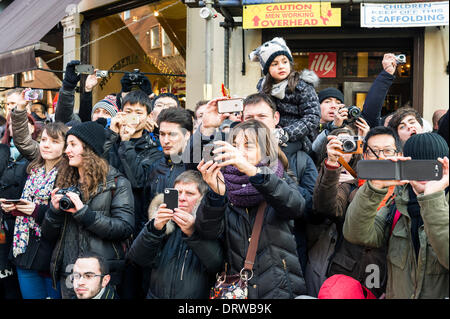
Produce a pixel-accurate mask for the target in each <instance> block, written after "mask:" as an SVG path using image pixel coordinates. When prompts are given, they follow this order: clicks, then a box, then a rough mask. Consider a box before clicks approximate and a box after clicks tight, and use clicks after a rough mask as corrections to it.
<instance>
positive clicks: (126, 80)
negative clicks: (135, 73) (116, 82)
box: [120, 72, 133, 92]
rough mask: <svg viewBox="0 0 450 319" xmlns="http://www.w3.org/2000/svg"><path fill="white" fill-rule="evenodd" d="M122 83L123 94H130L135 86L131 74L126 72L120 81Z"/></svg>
mask: <svg viewBox="0 0 450 319" xmlns="http://www.w3.org/2000/svg"><path fill="white" fill-rule="evenodd" d="M120 83H121V84H122V92H130V91H131V89H132V88H133V84H132V83H131V81H130V73H129V72H126V73H125V74H124V75H123V76H122V78H121V79H120Z"/></svg>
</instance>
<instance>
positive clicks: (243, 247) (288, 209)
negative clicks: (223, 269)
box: [195, 167, 306, 299]
mask: <svg viewBox="0 0 450 319" xmlns="http://www.w3.org/2000/svg"><path fill="white" fill-rule="evenodd" d="M262 170H263V174H257V175H255V176H253V177H250V182H251V183H252V185H253V186H254V187H255V188H256V189H257V190H258V191H259V192H260V193H261V194H262V195H263V196H264V198H265V200H266V201H267V208H266V211H265V214H264V222H263V226H262V230H261V235H260V239H259V243H258V250H257V253H256V258H255V264H254V267H253V272H254V276H253V278H251V279H250V280H249V290H248V294H249V295H248V298H249V299H262V298H271V299H289V298H295V297H296V296H298V295H302V294H305V293H306V286H305V280H304V279H303V273H302V270H301V267H300V263H299V260H298V255H297V251H296V243H295V239H294V235H293V234H292V228H293V219H296V218H300V217H301V215H302V214H303V211H304V205H305V200H304V198H303V196H302V195H301V194H300V193H299V191H298V189H297V184H296V183H295V182H294V181H293V180H292V179H290V178H289V177H288V176H287V174H284V176H283V178H282V179H280V178H278V177H277V176H276V175H275V174H273V173H270V172H269V171H268V170H269V169H268V168H267V167H263V168H262ZM257 210H258V207H257V206H254V207H247V208H242V207H236V206H234V205H233V204H232V203H230V202H228V200H227V199H226V197H223V196H218V195H217V194H215V193H214V192H212V191H210V192H209V193H208V194H207V195H206V196H205V197H204V198H203V200H202V202H201V204H200V206H199V208H198V211H197V219H196V223H195V226H196V230H197V231H198V232H199V233H200V235H201V236H203V237H204V238H207V239H218V238H223V239H224V240H225V258H226V262H227V263H228V265H229V266H228V273H229V274H236V273H239V272H240V271H241V269H242V268H243V266H244V261H245V257H246V255H247V250H248V246H249V238H250V236H251V232H252V229H253V224H254V221H255V217H256V213H257Z"/></svg>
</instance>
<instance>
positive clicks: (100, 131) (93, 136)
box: [66, 121, 106, 156]
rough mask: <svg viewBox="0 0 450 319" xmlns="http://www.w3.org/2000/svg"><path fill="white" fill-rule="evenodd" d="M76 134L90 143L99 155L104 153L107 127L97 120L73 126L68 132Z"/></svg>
mask: <svg viewBox="0 0 450 319" xmlns="http://www.w3.org/2000/svg"><path fill="white" fill-rule="evenodd" d="M69 135H74V136H76V137H78V138H79V139H80V140H81V141H83V142H84V143H85V144H86V145H88V146H89V147H90V148H92V150H93V151H94V152H95V153H96V154H97V155H99V156H101V155H103V145H104V144H105V141H106V136H105V129H104V128H103V127H102V126H101V125H100V124H98V123H96V122H92V121H89V122H83V123H81V124H78V125H76V126H74V127H72V128H71V129H70V130H69V131H68V132H67V134H66V138H67V136H69Z"/></svg>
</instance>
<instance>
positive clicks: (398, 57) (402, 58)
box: [395, 54, 406, 64]
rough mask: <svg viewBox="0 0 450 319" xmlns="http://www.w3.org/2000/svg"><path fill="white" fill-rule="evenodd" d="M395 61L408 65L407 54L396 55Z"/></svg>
mask: <svg viewBox="0 0 450 319" xmlns="http://www.w3.org/2000/svg"><path fill="white" fill-rule="evenodd" d="M395 61H396V62H397V64H405V63H406V55H405V54H399V55H396V56H395Z"/></svg>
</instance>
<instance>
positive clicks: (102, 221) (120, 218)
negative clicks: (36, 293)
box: [42, 166, 134, 285]
mask: <svg viewBox="0 0 450 319" xmlns="http://www.w3.org/2000/svg"><path fill="white" fill-rule="evenodd" d="M133 203H134V200H133V194H132V192H131V185H130V182H129V181H128V180H127V179H126V178H125V177H123V175H122V174H120V173H119V172H118V171H117V170H116V169H115V168H113V167H111V166H110V170H109V173H108V175H107V178H106V185H103V184H102V185H99V187H98V189H97V193H96V194H95V195H94V196H92V197H91V198H90V199H89V200H88V202H86V203H85V206H84V207H83V208H82V209H81V210H79V211H78V212H76V213H74V214H71V213H67V212H64V211H62V210H56V209H55V208H54V207H53V205H51V204H50V208H49V209H48V210H47V213H46V215H45V218H44V222H43V224H42V236H43V237H45V238H48V239H50V240H55V239H57V243H56V247H55V250H54V251H53V255H52V260H51V265H50V271H51V275H52V279H53V284H54V285H56V282H57V280H59V279H60V277H61V276H67V275H69V274H70V272H69V273H68V272H67V271H68V268H66V267H67V266H68V265H70V264H74V263H75V260H76V258H77V257H78V255H79V254H81V253H83V252H93V253H97V254H99V255H101V256H103V257H104V258H105V260H106V262H107V263H108V264H109V267H110V274H111V284H112V285H116V284H118V283H119V282H120V277H121V271H122V269H123V266H124V259H125V250H124V248H123V243H124V241H125V240H126V239H128V238H129V237H130V236H131V235H132V234H133V231H134V204H133Z"/></svg>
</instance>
